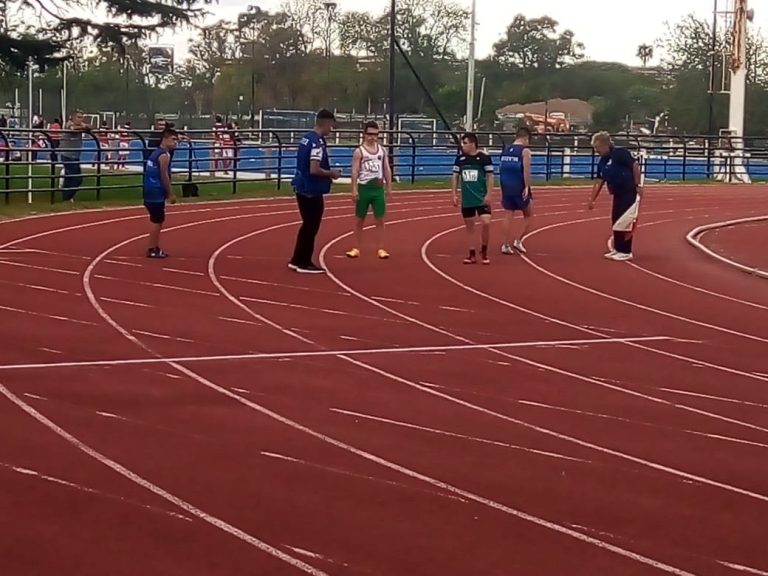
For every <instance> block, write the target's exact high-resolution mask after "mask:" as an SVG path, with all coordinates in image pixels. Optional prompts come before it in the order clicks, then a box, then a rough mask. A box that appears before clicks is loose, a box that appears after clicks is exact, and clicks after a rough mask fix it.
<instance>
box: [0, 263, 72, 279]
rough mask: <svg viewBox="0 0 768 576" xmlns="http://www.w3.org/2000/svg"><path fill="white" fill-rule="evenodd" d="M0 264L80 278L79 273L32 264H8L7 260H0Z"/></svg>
mask: <svg viewBox="0 0 768 576" xmlns="http://www.w3.org/2000/svg"><path fill="white" fill-rule="evenodd" d="M0 264H6V265H8V266H17V267H19V268H31V269H33V270H43V271H44V272H58V273H59V274H70V275H72V276H80V272H76V271H73V270H62V269H61V268H50V267H48V266H35V265H33V264H22V263H21V262H10V261H8V260H0Z"/></svg>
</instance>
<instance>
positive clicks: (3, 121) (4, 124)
mask: <svg viewBox="0 0 768 576" xmlns="http://www.w3.org/2000/svg"><path fill="white" fill-rule="evenodd" d="M0 128H8V118H6V117H5V114H0Z"/></svg>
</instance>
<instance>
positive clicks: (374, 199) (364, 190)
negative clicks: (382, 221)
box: [355, 182, 387, 218]
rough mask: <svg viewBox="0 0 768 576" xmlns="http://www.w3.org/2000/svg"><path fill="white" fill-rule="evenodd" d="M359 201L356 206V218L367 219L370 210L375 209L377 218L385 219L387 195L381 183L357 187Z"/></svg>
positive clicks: (374, 213)
mask: <svg viewBox="0 0 768 576" xmlns="http://www.w3.org/2000/svg"><path fill="white" fill-rule="evenodd" d="M357 193H358V196H359V197H358V199H357V204H356V205H355V216H357V217H358V218H365V217H366V216H367V215H368V210H369V209H371V208H373V215H374V217H376V218H384V216H385V215H386V213H387V195H386V192H384V186H382V185H381V183H380V182H367V183H365V184H360V185H358V187H357Z"/></svg>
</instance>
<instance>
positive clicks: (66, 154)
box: [0, 129, 768, 203]
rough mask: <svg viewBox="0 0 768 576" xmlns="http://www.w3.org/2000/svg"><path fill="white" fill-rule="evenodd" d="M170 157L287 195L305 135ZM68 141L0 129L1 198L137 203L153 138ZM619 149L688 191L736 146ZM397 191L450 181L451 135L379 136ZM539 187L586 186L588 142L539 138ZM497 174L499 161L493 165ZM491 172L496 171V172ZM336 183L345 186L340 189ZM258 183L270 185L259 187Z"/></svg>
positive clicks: (193, 141)
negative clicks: (402, 185) (400, 186)
mask: <svg viewBox="0 0 768 576" xmlns="http://www.w3.org/2000/svg"><path fill="white" fill-rule="evenodd" d="M181 133H182V135H183V137H182V139H181V141H180V142H179V146H178V148H177V149H176V151H175V152H174V154H173V160H172V170H173V173H174V184H179V183H194V184H196V185H197V188H198V189H200V190H202V191H203V193H205V191H206V190H207V191H214V192H215V193H217V194H225V193H229V194H237V193H238V192H240V191H249V190H251V189H255V188H256V187H258V188H259V189H262V190H263V189H265V188H266V189H273V190H281V189H283V188H284V187H290V179H291V178H292V176H293V173H294V170H295V166H296V151H297V146H298V143H299V141H300V140H301V138H302V137H303V135H304V132H302V131H296V130H248V129H246V130H242V131H240V133H239V135H236V139H234V140H233V141H232V145H221V144H220V143H217V142H214V140H213V137H212V132H211V131H210V130H188V131H182V132H181ZM71 134H72V133H65V131H58V132H51V131H47V130H26V129H13V130H10V129H4V130H2V131H0V163H1V164H2V165H1V166H0V194H2V195H4V198H5V202H6V203H9V202H10V201H11V199H12V197H18V196H23V197H26V199H27V200H28V201H33V200H34V201H41V200H42V199H43V198H45V199H47V200H48V201H50V202H56V201H57V200H60V199H66V198H68V197H69V196H71V195H72V193H73V192H74V193H75V194H76V195H77V196H78V197H83V196H87V197H88V198H93V199H96V200H107V199H125V200H131V199H140V198H141V180H142V173H143V168H144V164H145V161H146V159H147V158H148V156H149V154H151V152H152V145H153V144H154V145H156V137H157V135H156V134H155V136H154V138H155V142H153V135H152V133H150V132H146V131H145V132H136V131H132V132H127V131H120V130H114V131H92V132H87V133H82V136H81V140H79V141H78V140H77V139H75V140H74V141H77V142H79V143H80V147H77V146H74V147H72V146H70V147H63V146H62V142H73V140H71V138H70V139H68V136H70V135H71ZM360 138H361V134H360V131H357V130H338V131H336V132H334V133H333V134H332V135H331V136H330V137H329V138H328V142H329V148H330V151H329V153H330V157H331V164H332V166H333V167H334V168H340V169H341V170H342V172H343V174H344V175H345V176H346V177H347V178H348V177H349V175H350V173H351V163H352V155H353V153H354V151H355V149H356V147H357V146H358V145H359V144H360ZM478 138H479V140H480V147H481V149H483V150H485V151H486V152H488V153H490V154H491V155H492V156H494V157H498V155H499V154H500V153H501V150H502V148H503V147H504V146H506V145H509V144H511V143H512V141H513V139H514V136H513V135H512V134H505V133H501V132H481V133H478ZM614 140H615V143H616V144H617V145H619V146H627V147H629V148H631V149H632V150H633V151H635V152H637V153H639V154H641V156H642V158H643V162H644V169H645V174H646V179H649V180H651V181H662V182H663V181H691V180H694V181H696V180H702V181H703V180H711V179H713V178H715V177H716V176H717V174H718V172H719V171H722V169H723V165H724V164H725V163H726V162H727V156H728V150H730V149H732V148H733V144H734V142H732V141H730V140H729V139H727V138H726V139H724V138H720V137H711V136H642V135H626V134H617V135H616V136H615V137H614ZM382 144H383V145H384V146H386V147H387V148H388V149H389V150H390V153H391V157H392V161H393V164H394V172H395V176H396V178H397V180H399V181H400V182H409V183H415V182H417V181H419V180H443V179H445V180H446V181H447V179H448V178H449V177H450V175H451V167H452V165H453V162H454V160H455V157H456V154H457V151H458V148H459V141H458V135H457V134H454V133H451V132H440V131H437V132H419V131H396V132H382ZM531 148H532V151H533V177H534V180H537V181H560V180H569V179H590V178H592V177H594V174H595V169H596V166H597V162H598V157H597V156H596V155H595V153H594V151H593V150H592V148H591V146H590V136H589V135H588V134H547V135H537V136H535V137H534V141H533V143H532V146H531ZM743 152H744V153H743V155H742V156H741V158H742V163H743V167H744V170H745V171H746V172H747V173H748V174H749V176H750V177H751V179H752V180H753V181H755V180H757V181H760V180H768V140H765V139H744V142H743ZM495 164H497V165H498V161H496V162H495ZM497 169H498V167H497ZM342 181H343V180H342ZM265 183H268V185H267V186H266V187H265Z"/></svg>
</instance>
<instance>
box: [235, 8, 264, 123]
mask: <svg viewBox="0 0 768 576" xmlns="http://www.w3.org/2000/svg"><path fill="white" fill-rule="evenodd" d="M260 15H261V8H260V7H259V6H256V5H254V4H249V5H248V7H247V8H246V11H245V12H241V13H240V14H239V15H238V17H237V27H238V32H239V33H240V45H241V47H242V43H243V32H245V31H246V30H247V29H249V28H251V29H252V30H253V29H254V24H255V22H256V19H257V18H258V17H259V16H260ZM248 42H249V44H250V45H251V50H250V52H251V118H250V127H251V130H253V128H254V117H255V113H256V33H255V32H253V33H252V34H251V35H250V38H248ZM239 115H240V114H239V113H238V116H239Z"/></svg>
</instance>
